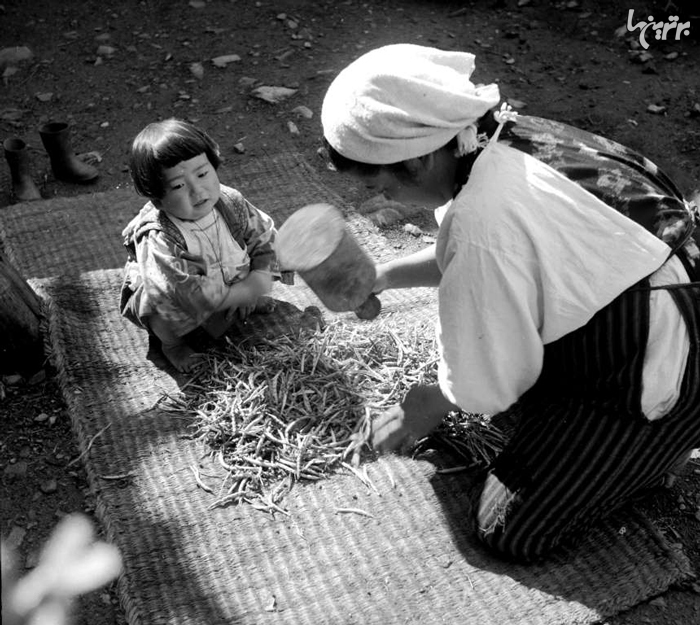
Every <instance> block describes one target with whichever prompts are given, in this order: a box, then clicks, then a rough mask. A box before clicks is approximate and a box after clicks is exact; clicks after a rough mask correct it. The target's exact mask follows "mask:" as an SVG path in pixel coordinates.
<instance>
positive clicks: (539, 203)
mask: <svg viewBox="0 0 700 625" xmlns="http://www.w3.org/2000/svg"><path fill="white" fill-rule="evenodd" d="M473 70H474V56H473V55H471V54H468V53H462V52H447V51H441V50H437V49H434V48H426V47H421V46H415V45H408V44H399V45H392V46H386V47H384V48H379V49H377V50H373V51H371V52H369V53H367V54H365V55H364V56H362V57H360V58H359V59H358V60H356V61H355V62H353V63H352V64H350V65H349V66H348V67H347V68H345V69H344V70H343V71H342V72H341V73H340V74H339V75H338V76H337V77H336V79H335V80H334V81H333V83H332V84H331V86H330V87H329V89H328V92H327V94H326V97H325V99H324V103H323V111H322V123H323V130H324V136H325V140H326V144H327V148H328V150H329V153H330V156H331V159H332V162H333V163H334V165H335V167H336V169H338V170H339V171H341V172H347V173H350V174H352V175H354V176H356V177H357V178H359V179H360V180H362V181H363V182H364V183H365V184H366V185H367V186H368V187H372V188H374V189H375V190H376V191H377V192H383V193H384V194H385V195H387V196H388V197H390V198H391V199H394V200H397V201H400V202H403V203H405V204H409V205H410V204H414V205H420V206H422V207H426V208H435V209H437V210H436V214H437V215H438V216H439V220H440V222H441V223H440V229H439V234H438V238H437V243H436V245H434V246H432V247H430V248H426V249H425V250H423V251H421V252H418V253H417V254H414V255H412V256H408V257H405V258H402V259H398V260H394V261H391V262H388V263H385V264H381V265H379V266H378V267H377V281H376V286H375V291H376V292H379V291H382V290H384V289H390V288H402V287H412V286H435V287H437V288H438V289H439V322H438V326H437V336H438V339H439V340H438V343H439V347H440V363H439V371H438V380H439V384H438V385H436V386H416V387H414V388H413V389H411V390H410V391H409V392H408V393H407V395H406V397H405V398H404V400H403V402H402V403H401V405H399V406H395V407H394V408H392V409H390V410H388V411H387V412H385V413H384V414H382V415H381V416H380V417H379V418H378V419H377V420H376V421H375V423H374V424H373V437H372V441H373V444H374V446H375V447H376V448H378V449H381V450H391V449H396V448H399V447H401V446H402V445H404V444H405V443H406V442H408V441H413V440H416V439H418V438H421V437H423V436H425V435H427V434H428V433H429V432H431V431H432V430H433V429H434V428H436V427H437V426H438V425H439V424H440V423H441V421H442V419H443V418H444V417H445V415H446V414H447V413H448V412H450V411H452V410H455V409H457V408H460V409H462V410H464V411H466V412H472V413H484V414H491V415H494V417H493V419H494V421H495V422H496V423H500V424H502V426H503V427H504V428H506V429H507V430H508V432H509V434H510V438H509V442H508V444H507V445H506V447H505V448H504V449H503V451H502V453H501V454H500V455H499V456H498V457H497V458H496V459H495V461H494V462H493V464H492V465H491V466H490V467H489V470H488V473H487V475H486V477H485V479H484V481H483V482H482V483H480V484H479V487H478V488H479V491H478V493H476V498H475V501H476V502H477V503H476V505H475V509H474V521H475V525H476V528H477V530H476V531H477V533H478V536H479V537H480V538H481V539H482V540H483V541H484V542H485V543H486V544H487V545H489V546H490V547H491V548H492V549H494V550H495V551H497V552H498V553H500V554H501V555H503V556H504V557H508V558H514V559H519V560H525V561H532V560H536V559H539V558H541V557H543V556H546V555H547V554H548V553H550V552H551V551H552V550H553V549H555V548H556V547H558V546H559V545H561V544H563V543H570V542H572V541H574V540H575V539H576V538H577V537H580V536H581V535H582V533H583V532H585V530H586V529H587V528H588V527H589V526H590V525H591V524H592V523H594V522H595V521H596V520H598V519H599V518H601V517H602V516H604V515H606V514H609V513H610V512H611V511H613V510H615V509H617V508H618V507H620V506H621V505H623V504H624V503H626V502H628V501H629V500H630V499H632V498H635V497H637V496H639V495H640V494H641V493H643V492H644V491H645V490H647V489H649V488H650V487H653V486H656V485H658V484H659V483H660V482H661V481H662V480H663V478H664V475H665V474H667V473H668V472H669V471H670V470H671V469H673V467H674V466H676V465H677V464H678V463H679V462H680V461H682V459H683V458H685V457H687V456H688V453H689V452H690V450H691V449H692V448H693V447H698V446H700V282H698V281H700V252H699V251H698V247H697V242H698V231H697V230H696V229H695V228H696V222H697V208H696V207H694V206H693V205H692V204H691V203H690V202H688V201H686V200H684V198H683V197H682V195H681V193H680V192H679V191H678V189H677V188H676V187H675V185H674V184H673V183H672V182H671V181H670V180H669V179H668V177H667V176H665V175H664V173H663V172H662V171H660V170H659V169H658V168H657V167H656V166H655V165H654V164H653V163H651V162H650V161H649V160H648V159H646V158H644V157H642V156H640V155H639V154H637V153H635V152H633V151H631V150H629V149H627V148H625V147H623V146H621V145H619V144H617V143H615V142H612V141H609V140H607V139H604V138H602V137H599V136H595V135H592V134H590V133H587V132H585V131H582V130H579V129H576V128H573V127H570V126H567V125H564V124H560V123H556V122H553V121H549V120H544V119H540V118H535V117H529V116H523V115H514V114H513V113H510V112H508V111H505V110H503V109H502V110H501V111H498V104H499V103H500V94H499V91H498V87H497V86H496V85H495V84H491V85H475V84H473V83H472V82H471V81H470V76H471V74H472V72H473ZM465 496H466V494H465Z"/></svg>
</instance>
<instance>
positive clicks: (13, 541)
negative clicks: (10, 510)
mask: <svg viewBox="0 0 700 625" xmlns="http://www.w3.org/2000/svg"><path fill="white" fill-rule="evenodd" d="M26 533H27V530H25V529H24V528H23V527H20V526H19V525H13V526H12V529H11V530H10V535H9V536H8V537H7V539H6V540H5V544H4V545H3V547H5V545H6V546H7V547H8V548H9V549H12V550H16V549H19V547H20V545H21V544H22V541H24V536H25V534H26Z"/></svg>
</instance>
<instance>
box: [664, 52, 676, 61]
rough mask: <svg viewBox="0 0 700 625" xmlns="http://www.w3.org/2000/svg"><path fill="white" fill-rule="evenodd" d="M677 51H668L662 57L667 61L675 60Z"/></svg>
mask: <svg viewBox="0 0 700 625" xmlns="http://www.w3.org/2000/svg"><path fill="white" fill-rule="evenodd" d="M678 56H679V54H678V52H669V53H668V54H667V55H666V56H665V57H664V58H665V59H666V60H667V61H675V60H676V59H677V58H678Z"/></svg>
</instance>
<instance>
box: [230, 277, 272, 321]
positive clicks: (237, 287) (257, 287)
mask: <svg viewBox="0 0 700 625" xmlns="http://www.w3.org/2000/svg"><path fill="white" fill-rule="evenodd" d="M271 289H272V275H271V274H270V273H268V272H266V271H251V272H250V273H249V274H248V276H247V277H246V278H245V279H244V280H241V281H240V282H237V283H236V284H233V285H232V286H231V288H230V291H229V296H228V297H227V303H228V304H229V306H228V310H227V311H226V320H227V321H233V316H234V314H236V313H237V314H238V317H239V318H240V319H246V318H247V317H248V315H250V314H251V313H252V312H254V311H255V307H256V306H257V305H258V300H259V299H260V298H261V297H262V296H263V295H265V294H266V293H269V292H270V290H271Z"/></svg>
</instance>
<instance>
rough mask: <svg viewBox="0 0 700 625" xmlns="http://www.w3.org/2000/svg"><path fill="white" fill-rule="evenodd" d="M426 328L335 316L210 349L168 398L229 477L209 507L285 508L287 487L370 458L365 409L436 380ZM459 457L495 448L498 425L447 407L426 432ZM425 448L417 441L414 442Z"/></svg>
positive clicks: (488, 453)
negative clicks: (292, 331) (310, 327)
mask: <svg viewBox="0 0 700 625" xmlns="http://www.w3.org/2000/svg"><path fill="white" fill-rule="evenodd" d="M436 367H437V351H436V345H435V340H434V338H433V333H432V331H430V330H427V329H426V328H425V327H420V326H415V327H414V328H412V329H411V330H407V331H406V330H405V331H403V332H402V333H401V335H400V336H399V334H398V333H397V332H396V331H395V330H393V329H390V328H388V327H385V326H382V325H380V324H373V326H372V329H371V331H368V330H367V328H366V327H364V326H362V325H357V324H354V325H351V324H347V323H344V322H342V321H335V322H333V323H331V324H330V325H327V326H326V327H325V328H324V329H321V330H317V331H315V332H312V331H304V332H302V333H300V334H299V335H295V336H280V337H278V338H276V339H274V340H273V341H263V342H258V343H256V344H249V345H240V346H239V345H236V344H234V343H233V342H232V341H231V340H229V339H227V340H226V344H225V345H222V346H220V347H217V348H216V349H215V350H214V351H212V352H210V353H209V354H208V356H207V360H206V362H205V364H204V366H203V367H202V368H201V370H200V372H199V375H198V376H196V378H195V379H194V380H193V382H192V383H190V384H189V385H188V386H187V387H186V388H185V390H184V392H183V394H182V396H180V397H179V398H177V400H176V401H173V402H172V403H171V408H170V409H171V410H177V411H185V412H187V413H194V415H196V418H195V420H194V428H195V436H196V437H197V438H199V439H201V440H203V441H204V442H205V443H206V444H207V445H208V447H209V449H210V450H211V451H210V453H211V454H212V455H214V456H215V457H216V459H217V461H218V462H219V463H220V464H221V466H222V467H223V468H224V469H225V470H226V473H227V477H226V479H225V481H224V483H223V484H222V485H221V487H220V488H219V490H218V493H217V492H214V489H211V488H210V487H208V486H207V485H206V484H204V482H203V481H202V480H201V479H200V476H199V474H198V470H197V468H196V467H192V470H193V472H194V474H195V479H196V480H197V482H198V484H199V485H200V486H201V487H202V488H205V489H206V490H208V491H210V492H212V493H213V494H214V495H215V501H214V502H213V503H212V505H211V507H216V506H221V505H225V504H228V503H240V502H247V503H249V504H251V505H253V506H255V507H256V508H259V509H262V510H265V511H279V512H283V513H285V510H284V508H283V507H282V506H281V505H280V503H281V501H282V500H283V499H284V497H285V495H286V494H287V493H288V492H289V490H290V489H291V487H292V485H293V484H294V483H295V482H298V481H304V480H306V481H315V480H320V479H323V478H325V477H328V476H329V475H330V474H331V473H333V472H336V471H338V470H339V469H341V468H346V469H349V470H352V471H355V472H356V473H357V471H356V469H355V467H357V465H358V464H359V462H360V460H361V457H369V456H370V455H371V450H370V449H369V446H368V444H367V443H368V439H369V436H370V430H371V419H372V416H373V415H376V414H379V413H380V412H382V411H383V410H386V409H387V408H388V407H390V406H392V405H394V404H397V403H400V402H401V400H402V398H403V396H404V394H405V393H406V392H407V391H408V390H409V389H410V388H411V387H412V386H414V385H415V384H434V383H435V382H436V377H437V376H436ZM433 436H434V437H436V440H439V441H440V442H441V443H443V444H444V443H445V442H447V444H448V446H450V447H451V448H452V450H453V451H455V452H456V453H457V454H459V455H460V456H461V457H463V458H464V459H465V463H466V464H474V463H480V462H487V461H488V460H489V459H491V458H492V457H493V456H494V454H495V453H496V452H497V451H498V449H499V448H500V446H501V444H502V441H501V440H500V438H499V432H498V430H495V429H493V428H490V427H489V423H488V420H487V419H485V418H484V417H482V416H480V415H468V414H465V413H461V412H459V413H453V414H451V415H449V416H448V418H447V419H446V420H445V423H444V425H443V426H441V427H440V428H439V429H438V430H437V431H436V433H435V434H434V435H433ZM420 444H421V445H423V446H424V445H425V440H424V441H421V442H420Z"/></svg>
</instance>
